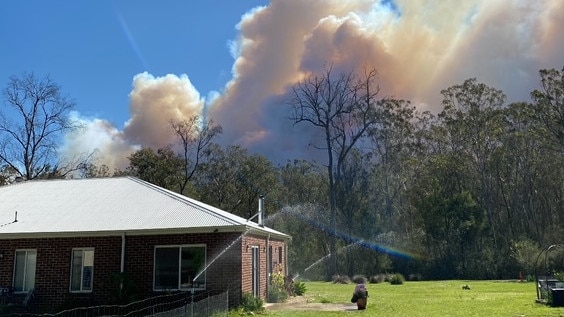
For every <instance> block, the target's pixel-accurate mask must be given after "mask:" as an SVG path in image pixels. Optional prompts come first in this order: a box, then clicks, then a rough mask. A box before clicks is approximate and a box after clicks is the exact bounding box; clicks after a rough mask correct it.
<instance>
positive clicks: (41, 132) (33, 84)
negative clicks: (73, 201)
mask: <svg viewBox="0 0 564 317" xmlns="http://www.w3.org/2000/svg"><path fill="white" fill-rule="evenodd" d="M4 99H5V103H4V104H5V105H6V110H4V111H2V112H0V163H3V164H6V165H7V166H9V167H10V169H11V170H13V171H14V172H15V174H16V176H19V177H23V178H24V179H27V180H30V179H36V178H40V177H46V175H52V176H53V175H57V176H58V177H64V176H65V175H67V174H68V173H70V172H72V171H74V170H76V168H77V167H78V164H74V163H73V164H70V165H66V166H62V165H61V160H60V159H59V158H58V157H57V148H58V141H59V139H58V137H60V136H61V135H62V134H63V133H65V132H68V131H70V130H73V129H76V128H78V125H77V124H76V123H73V122H72V121H70V120H69V117H68V114H69V112H70V111H71V110H72V109H73V108H74V106H75V103H74V102H73V101H72V100H70V99H69V98H67V97H66V96H64V95H63V93H62V92H61V88H60V87H59V86H58V85H57V84H55V83H54V82H53V81H52V80H51V79H50V78H49V77H45V78H41V79H39V78H36V77H35V76H34V75H33V74H24V75H23V76H21V77H11V78H10V81H9V83H8V85H7V87H6V88H5V89H4Z"/></svg>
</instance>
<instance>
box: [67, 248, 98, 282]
mask: <svg viewBox="0 0 564 317" xmlns="http://www.w3.org/2000/svg"><path fill="white" fill-rule="evenodd" d="M75 251H82V252H83V254H84V251H93V252H94V257H96V252H95V251H94V248H72V250H71V261H70V277H69V292H70V293H92V291H93V290H94V263H93V264H92V274H91V275H92V277H91V281H90V283H91V284H92V287H91V289H89V290H83V289H82V286H83V285H82V274H83V271H84V256H83V257H82V263H81V266H80V267H81V270H80V290H73V289H72V262H73V260H74V252H75Z"/></svg>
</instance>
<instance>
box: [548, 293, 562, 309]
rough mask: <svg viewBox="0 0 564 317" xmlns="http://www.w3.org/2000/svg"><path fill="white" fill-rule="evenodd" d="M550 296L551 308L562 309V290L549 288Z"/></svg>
mask: <svg viewBox="0 0 564 317" xmlns="http://www.w3.org/2000/svg"><path fill="white" fill-rule="evenodd" d="M550 295H551V297H552V303H551V306H554V307H564V288H551V289H550Z"/></svg>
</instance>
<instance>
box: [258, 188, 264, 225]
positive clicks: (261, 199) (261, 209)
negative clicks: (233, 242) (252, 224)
mask: <svg viewBox="0 0 564 317" xmlns="http://www.w3.org/2000/svg"><path fill="white" fill-rule="evenodd" d="M258 209H259V210H258V224H259V226H261V227H264V195H260V196H259V205H258Z"/></svg>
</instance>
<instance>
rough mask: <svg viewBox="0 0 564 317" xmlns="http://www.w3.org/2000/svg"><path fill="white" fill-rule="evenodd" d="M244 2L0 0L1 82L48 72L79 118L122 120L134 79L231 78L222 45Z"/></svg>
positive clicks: (205, 81)
mask: <svg viewBox="0 0 564 317" xmlns="http://www.w3.org/2000/svg"><path fill="white" fill-rule="evenodd" d="M266 4H267V1H264V0H262V1H261V0H245V1H217V0H214V1H178V0H164V1H147V0H119V1H117V0H116V1H112V0H96V1H69V0H65V1H63V0H56V1H53V0H47V1H30V0H17V1H16V0H7V1H2V2H1V3H0V47H2V49H1V50H2V53H1V55H0V56H1V57H0V87H2V89H3V88H4V87H5V86H6V82H7V81H8V78H9V77H10V76H12V75H21V74H22V73H23V72H34V73H35V74H36V75H38V76H44V75H47V74H49V75H50V76H51V79H53V80H54V81H55V82H56V83H58V84H59V85H61V86H62V88H63V91H64V92H65V93H67V94H68V95H69V96H70V97H71V98H73V99H74V100H75V101H76V103H77V110H78V111H79V112H80V113H81V114H83V115H85V116H96V117H102V118H105V119H107V120H109V121H111V122H113V123H114V124H116V125H117V126H122V125H123V123H124V122H125V121H126V120H127V119H129V116H130V114H129V110H128V108H129V98H128V94H129V93H130V91H131V89H132V80H133V77H134V76H135V75H136V74H138V73H141V72H144V71H147V72H149V73H152V74H155V75H159V76H161V75H166V74H169V73H170V74H189V77H190V80H191V82H192V83H193V84H194V86H196V87H197V89H198V90H199V91H200V93H201V94H202V95H206V94H207V92H209V91H212V90H219V89H221V88H222V87H223V85H225V83H226V82H227V81H228V80H230V79H231V67H232V66H233V61H234V60H233V57H232V56H231V55H230V51H229V47H228V44H229V42H230V41H232V40H233V39H234V38H235V37H236V35H237V30H236V25H237V24H238V23H239V21H240V20H241V16H242V15H243V14H244V13H245V12H247V11H248V10H250V9H252V8H254V7H256V6H260V5H266Z"/></svg>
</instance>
